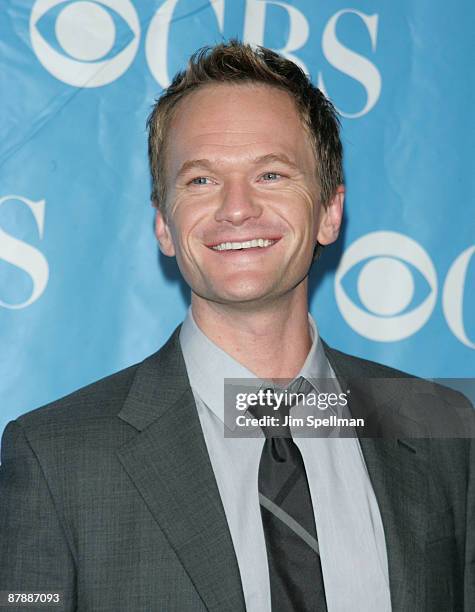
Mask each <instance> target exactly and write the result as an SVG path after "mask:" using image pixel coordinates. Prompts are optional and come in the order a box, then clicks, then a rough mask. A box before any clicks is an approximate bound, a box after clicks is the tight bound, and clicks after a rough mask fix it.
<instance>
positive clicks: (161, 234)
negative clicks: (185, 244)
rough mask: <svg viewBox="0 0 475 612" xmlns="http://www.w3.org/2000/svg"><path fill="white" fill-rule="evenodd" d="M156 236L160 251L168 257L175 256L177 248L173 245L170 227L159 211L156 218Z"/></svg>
mask: <svg viewBox="0 0 475 612" xmlns="http://www.w3.org/2000/svg"><path fill="white" fill-rule="evenodd" d="M155 236H156V237H157V240H158V242H159V244H160V250H161V251H162V253H163V254H164V255H168V257H174V256H175V246H174V244H173V240H172V235H171V231H170V227H169V226H168V223H167V221H166V219H165V217H164V215H163V213H162V212H161V211H160V210H157V215H156V217H155Z"/></svg>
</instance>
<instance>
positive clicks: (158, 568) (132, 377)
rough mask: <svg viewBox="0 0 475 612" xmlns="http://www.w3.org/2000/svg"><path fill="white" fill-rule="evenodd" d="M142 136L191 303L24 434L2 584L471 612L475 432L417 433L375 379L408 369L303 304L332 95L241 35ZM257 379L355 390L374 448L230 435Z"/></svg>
mask: <svg viewBox="0 0 475 612" xmlns="http://www.w3.org/2000/svg"><path fill="white" fill-rule="evenodd" d="M149 128H150V138H149V154H150V163H151V170H152V178H153V199H154V201H155V202H156V204H157V207H158V209H157V216H156V234H157V238H158V241H159V243H160V248H161V250H162V251H163V253H164V254H165V255H168V256H172V257H176V258H177V262H178V265H179V268H180V271H181V273H182V275H183V277H184V279H185V280H186V282H187V283H188V285H189V286H190V288H191V292H192V299H191V309H190V312H189V313H188V316H187V318H186V320H185V322H184V323H183V325H182V326H181V327H179V328H178V329H177V330H176V331H175V332H174V334H173V335H172V336H171V338H170V339H169V341H168V342H167V344H166V345H165V346H164V347H163V348H162V349H161V350H160V351H158V353H156V354H155V355H152V356H151V357H149V358H147V359H145V360H144V361H143V362H142V363H140V364H138V365H135V366H132V367H130V368H128V369H126V370H124V371H122V372H119V373H117V374H115V375H113V376H111V377H108V378H106V379H104V380H102V381H99V382H97V383H95V384H93V385H90V386H89V387H86V388H84V389H81V390H79V391H77V392H76V393H73V394H72V395H70V396H68V397H67V398H64V399H62V400H60V401H59V402H55V403H54V404H52V405H50V406H48V407H45V408H42V409H39V410H36V411H33V412H31V413H29V414H26V415H23V416H22V417H20V418H19V419H17V420H16V421H14V422H11V423H10V424H9V425H8V426H7V428H6V430H5V433H4V436H3V444H2V466H1V471H0V487H1V497H2V506H1V510H0V529H1V536H2V540H1V544H0V590H3V591H8V592H12V591H13V592H14V591H20V592H27V591H42V592H49V593H54V592H58V593H59V592H61V601H62V603H61V604H60V605H61V606H62V609H64V610H81V611H85V610H94V611H96V610H97V611H99V610H100V611H109V610H110V611H114V612H118V611H120V610H124V611H125V610H127V611H142V610H143V611H145V610H147V611H148V610H150V611H151V610H153V611H156V610H157V611H158V610H160V611H163V612H173V611H177V612H178V611H179V612H187V611H204V610H210V611H214V612H224V611H229V612H239V611H244V610H248V611H249V612H269V611H270V610H271V609H272V610H273V611H290V610H295V611H297V612H305V611H307V610H330V611H332V612H334V611H345V610H356V611H362V612H363V611H364V612H368V611H374V612H385V611H387V610H393V611H395V612H407V611H411V612H412V611H427V612H436V611H440V612H442V611H443V612H448V611H449V610H464V611H468V610H473V609H475V532H474V530H473V529H471V527H472V526H473V520H474V512H475V482H474V460H473V454H470V453H471V452H472V453H473V450H471V441H470V439H468V438H467V439H455V440H451V439H445V440H427V439H418V438H417V437H415V436H411V435H410V433H411V432H409V429H410V428H411V427H413V426H414V424H416V425H420V426H421V427H422V428H424V427H425V426H426V425H427V423H422V424H421V423H418V413H417V411H416V410H415V408H414V406H413V405H412V399H411V397H410V395H408V394H406V395H404V393H403V392H399V391H398V388H396V389H395V388H394V387H391V385H390V384H389V387H388V386H387V385H383V386H382V388H380V386H378V384H372V381H373V380H374V379H375V380H379V379H381V378H384V379H388V380H390V381H391V380H393V381H398V379H400V378H401V377H403V376H404V375H403V374H402V373H400V372H396V371H394V370H391V369H389V368H385V367H384V366H380V365H378V364H374V363H370V362H367V361H364V360H360V359H357V358H355V357H350V356H348V355H344V354H343V353H340V352H338V351H335V350H333V349H331V348H330V347H328V346H327V345H326V344H324V342H323V341H322V340H321V339H320V337H319V334H318V330H317V328H316V325H315V322H314V321H313V319H312V318H311V317H310V316H309V314H308V302H307V276H308V272H309V268H310V266H311V264H312V261H313V259H314V256H315V251H316V250H318V248H321V247H322V246H325V245H328V244H330V243H332V242H334V241H335V240H336V239H337V237H338V232H339V228H340V224H341V219H342V211H343V200H344V187H343V175H342V162H341V160H342V152H341V143H340V139H339V134H338V121H337V119H336V116H335V113H334V110H333V107H332V105H331V104H330V103H329V102H328V100H326V99H325V97H324V96H323V95H322V94H321V92H319V91H318V90H317V89H316V88H315V87H313V86H312V85H311V83H310V82H309V81H308V79H307V77H306V76H305V75H304V74H303V73H302V72H301V71H300V70H299V69H298V68H297V66H295V64H293V63H292V62H290V61H288V60H286V59H284V58H282V57H280V56H278V55H276V54H275V53H273V52H271V51H269V50H266V49H263V48H260V49H257V50H253V49H252V48H250V47H249V46H247V45H242V44H240V43H237V42H235V41H233V42H231V43H228V44H223V45H218V46H216V47H214V48H212V49H205V50H202V51H201V52H199V53H198V54H195V56H193V58H192V59H191V60H190V63H189V65H188V67H187V69H186V70H185V71H184V72H183V73H180V74H178V75H177V76H176V77H175V79H174V81H173V83H172V85H171V86H170V87H169V88H168V90H167V91H165V92H164V93H163V94H162V96H161V98H160V99H159V100H158V102H157V104H156V105H155V107H154V110H153V113H152V115H151V117H150V119H149ZM256 377H258V380H259V381H262V380H264V381H276V380H279V381H280V379H285V380H286V381H287V382H289V381H290V384H289V386H288V389H297V390H298V391H302V390H303V391H302V393H303V397H304V398H306V397H308V396H309V393H310V391H311V388H313V390H314V391H315V388H314V387H312V383H311V381H312V380H313V381H315V380H318V379H326V380H327V381H328V380H330V381H333V382H332V384H333V385H334V387H333V388H334V389H335V390H336V391H338V392H342V391H345V390H346V389H350V391H351V394H352V395H351V400H350V403H349V410H350V413H351V414H352V415H353V416H355V415H358V416H361V415H362V416H364V417H365V418H366V420H367V424H366V425H367V427H368V430H367V431H371V432H373V434H374V435H375V436H377V439H374V438H367V437H363V436H360V439H358V438H357V437H355V436H349V437H347V438H345V439H344V440H343V439H338V437H337V438H336V439H335V438H334V437H332V439H321V438H319V439H315V438H308V437H301V438H299V437H295V439H294V438H292V437H289V432H288V430H287V431H286V432H285V435H282V430H279V432H277V433H276V432H275V431H274V434H275V435H274V434H273V433H272V431H271V429H270V428H267V427H266V426H262V430H258V434H259V435H258V436H257V437H245V436H242V437H234V438H231V437H229V436H228V435H227V433H226V432H227V431H228V429H229V430H232V429H233V427H232V426H231V427H230V428H227V427H226V418H227V417H226V414H225V412H224V408H223V406H224V392H223V381H224V380H229V379H247V380H251V381H252V380H256ZM351 381H354V384H350V382H351ZM309 384H310V387H309V386H308V385H309ZM314 384H315V385H316V386H317V387H318V384H319V383H318V382H317V383H314ZM423 384H424V385H426V386H424V388H423V389H424V393H426V392H428V389H429V384H428V383H423ZM256 385H257V387H256V388H259V390H263V389H262V385H261V384H260V382H259V383H258V382H257V381H256ZM259 385H260V386H259ZM279 388H280V387H279ZM388 389H390V390H388ZM430 389H431V390H430V393H432V397H434V398H436V401H437V405H440V406H442V408H444V409H445V408H447V409H452V410H453V411H454V412H457V413H458V414H462V415H463V414H464V410H465V406H464V404H463V400H461V398H460V397H459V396H458V395H456V394H455V393H453V392H449V391H448V390H442V389H439V390H436V391H434V390H433V388H432V387H431V388H430ZM265 391H266V392H267V389H266V390H265ZM274 391H275V389H274ZM271 395H272V393H271ZM275 397H276V394H275V396H274V400H275ZM402 405H403V408H404V409H405V410H406V412H404V411H402V412H401V415H400V419H399V420H398V419H397V418H396V421H397V422H396V421H394V419H395V414H396V411H395V408H394V407H395V406H397V411H398V410H399V409H400V407H401V406H402ZM274 407H275V406H274V405H272V406H271V408H272V409H273V408H274ZM401 410H402V408H401ZM247 414H251V415H252V414H254V415H256V418H257V416H258V415H257V412H256V411H254V410H253V409H252V407H251V403H250V402H249V411H248V412H247ZM408 415H409V416H408ZM396 417H397V414H396ZM223 421H224V423H225V424H224V425H223ZM388 423H389V425H388ZM408 423H411V425H410V426H409V425H408ZM395 430H397V431H398V432H400V433H401V435H399V434H398V435H397V436H396V435H387V439H382V437H384V435H385V433H386V434H387V432H389V431H392V432H393V434H394V431H395ZM269 431H270V432H271V433H270V435H269ZM411 431H414V429H413V430H411ZM423 431H427V430H424V429H423ZM223 432H224V433H223ZM411 437H412V439H408V438H411ZM425 437H426V438H427V436H425ZM15 605H17V604H15ZM13 609H22V608H21V605H19V604H18V605H17V607H15V606H13Z"/></svg>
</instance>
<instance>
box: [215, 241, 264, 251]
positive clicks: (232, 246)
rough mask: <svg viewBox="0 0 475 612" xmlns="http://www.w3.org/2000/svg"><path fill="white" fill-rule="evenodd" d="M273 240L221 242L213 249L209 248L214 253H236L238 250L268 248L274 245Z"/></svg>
mask: <svg viewBox="0 0 475 612" xmlns="http://www.w3.org/2000/svg"><path fill="white" fill-rule="evenodd" d="M274 242H275V240H267V239H264V238H255V239H254V240H247V241H246V242H221V244H217V245H216V246H214V247H211V248H212V249H213V250H215V251H237V250H238V249H251V248H253V247H261V248H263V247H268V246H270V245H271V244H274Z"/></svg>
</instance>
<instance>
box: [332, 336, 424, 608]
mask: <svg viewBox="0 0 475 612" xmlns="http://www.w3.org/2000/svg"><path fill="white" fill-rule="evenodd" d="M324 349H325V353H326V356H327V358H328V360H329V362H330V364H331V366H332V367H333V370H334V371H335V374H336V375H337V377H338V379H339V382H340V384H341V386H342V389H343V390H345V389H350V396H349V408H350V411H351V414H352V416H353V417H362V418H364V419H365V425H366V427H365V429H366V431H365V433H364V434H363V435H364V436H371V437H360V440H359V441H360V445H361V449H362V452H363V456H364V459H365V463H366V467H367V469H368V473H369V476H370V480H371V484H372V486H373V490H374V493H375V495H376V499H377V501H378V506H379V509H380V513H381V519H382V522H383V528H384V533H385V539H386V549H387V556H388V569H389V582H390V591H391V603H392V609H393V612H405V611H406V610H422V609H425V558H424V553H425V533H426V530H427V508H428V507H429V502H428V499H429V498H428V495H429V490H428V476H427V474H428V472H427V470H428V469H429V464H428V461H427V460H426V458H425V457H424V455H425V453H424V446H423V444H421V442H422V443H423V442H424V441H420V440H409V441H405V440H401V439H399V436H397V437H396V435H395V433H394V432H395V430H394V427H395V426H398V432H399V431H400V429H401V423H400V422H398V423H395V422H394V414H392V413H391V411H389V413H388V412H386V413H385V414H381V412H384V410H388V409H387V407H385V408H384V407H383V406H384V403H385V401H384V400H385V398H384V397H383V395H381V397H379V398H378V397H374V390H375V389H378V384H376V385H371V389H372V391H373V393H372V394H368V393H367V391H366V390H365V386H366V387H369V386H370V385H369V384H366V385H365V382H364V379H365V378H366V379H368V378H370V377H371V376H373V377H376V376H377V375H378V373H377V372H376V370H374V371H373V372H369V371H365V372H363V371H362V370H361V371H358V362H357V360H356V359H354V358H350V357H348V356H346V355H343V354H341V353H339V352H337V351H334V350H333V349H331V348H330V347H328V345H326V344H324ZM378 408H379V411H378ZM402 428H403V429H404V427H403V426H402ZM412 431H413V430H412Z"/></svg>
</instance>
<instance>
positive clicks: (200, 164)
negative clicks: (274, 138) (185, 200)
mask: <svg viewBox="0 0 475 612" xmlns="http://www.w3.org/2000/svg"><path fill="white" fill-rule="evenodd" d="M275 162H279V163H281V164H285V165H286V166H289V167H290V168H292V169H294V170H298V166H297V164H296V163H295V162H293V161H292V160H291V159H290V158H289V157H287V155H285V153H268V154H267V155H261V156H259V157H255V158H254V159H253V160H251V163H252V164H253V165H256V166H262V165H263V164H269V163H275ZM212 167H213V163H212V162H211V161H210V160H209V159H190V160H188V161H186V162H184V163H183V164H182V166H181V168H180V170H179V171H178V173H177V175H176V178H180V177H182V176H183V175H184V174H186V173H187V172H188V171H189V170H194V169H196V168H202V169H206V170H211V168H212Z"/></svg>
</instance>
